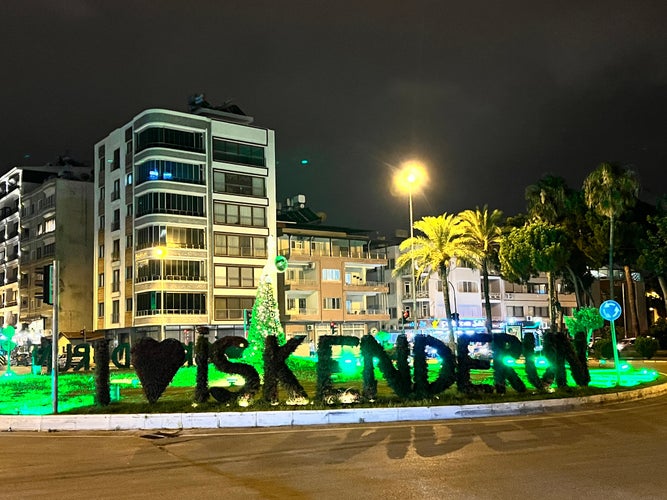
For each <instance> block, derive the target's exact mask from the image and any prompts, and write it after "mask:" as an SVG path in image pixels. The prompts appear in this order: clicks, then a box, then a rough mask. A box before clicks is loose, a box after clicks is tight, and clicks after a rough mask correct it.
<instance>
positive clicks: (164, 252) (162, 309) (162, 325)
mask: <svg viewBox="0 0 667 500" xmlns="http://www.w3.org/2000/svg"><path fill="white" fill-rule="evenodd" d="M155 253H156V255H157V256H158V258H159V259H160V283H161V284H162V285H161V295H160V340H164V339H165V338H167V332H166V328H165V317H164V315H165V307H164V306H165V290H164V280H165V275H164V274H165V273H164V259H165V258H166V257H167V249H166V248H163V247H157V248H156V249H155Z"/></svg>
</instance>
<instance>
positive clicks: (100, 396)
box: [95, 339, 111, 406]
mask: <svg viewBox="0 0 667 500" xmlns="http://www.w3.org/2000/svg"><path fill="white" fill-rule="evenodd" d="M95 397H96V399H97V403H98V404H100V405H102V406H108V405H109V404H110V403H111V392H110V389H109V341H108V340H107V339H101V340H98V341H97V342H96V344H95Z"/></svg>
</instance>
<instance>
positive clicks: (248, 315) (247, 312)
mask: <svg viewBox="0 0 667 500" xmlns="http://www.w3.org/2000/svg"><path fill="white" fill-rule="evenodd" d="M251 321H252V309H244V310H243V328H244V329H246V330H249V329H250V322H251Z"/></svg>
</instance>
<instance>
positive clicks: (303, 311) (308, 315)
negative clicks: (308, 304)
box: [285, 307, 320, 320]
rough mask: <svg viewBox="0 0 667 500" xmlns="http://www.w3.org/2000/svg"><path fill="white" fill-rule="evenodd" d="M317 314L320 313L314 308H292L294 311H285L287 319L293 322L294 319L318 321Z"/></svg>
mask: <svg viewBox="0 0 667 500" xmlns="http://www.w3.org/2000/svg"><path fill="white" fill-rule="evenodd" d="M319 313H320V311H319V310H318V309H316V308H303V307H299V308H294V309H288V310H286V311H285V315H286V316H288V317H289V319H291V320H294V319H302V320H303V319H319Z"/></svg>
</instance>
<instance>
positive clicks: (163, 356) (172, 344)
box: [131, 337, 185, 403]
mask: <svg viewBox="0 0 667 500" xmlns="http://www.w3.org/2000/svg"><path fill="white" fill-rule="evenodd" d="M131 355H132V365H134V368H135V370H136V372H137V376H138V377H139V380H141V387H142V388H143V391H144V394H145V396H146V399H147V400H148V402H149V403H155V402H156V401H157V400H158V399H159V398H160V396H161V395H162V393H163V392H164V390H165V389H166V388H167V386H168V385H169V383H170V382H171V380H172V379H173V378H174V375H176V372H177V371H178V369H179V368H180V367H181V366H183V362H184V361H185V351H184V350H183V344H181V343H180V342H179V341H178V340H176V339H166V340H163V341H162V342H158V341H157V340H155V339H152V338H150V337H144V338H141V339H139V340H138V341H137V343H136V344H134V345H133V346H132V350H131Z"/></svg>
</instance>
